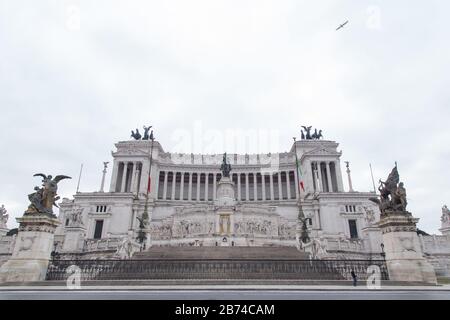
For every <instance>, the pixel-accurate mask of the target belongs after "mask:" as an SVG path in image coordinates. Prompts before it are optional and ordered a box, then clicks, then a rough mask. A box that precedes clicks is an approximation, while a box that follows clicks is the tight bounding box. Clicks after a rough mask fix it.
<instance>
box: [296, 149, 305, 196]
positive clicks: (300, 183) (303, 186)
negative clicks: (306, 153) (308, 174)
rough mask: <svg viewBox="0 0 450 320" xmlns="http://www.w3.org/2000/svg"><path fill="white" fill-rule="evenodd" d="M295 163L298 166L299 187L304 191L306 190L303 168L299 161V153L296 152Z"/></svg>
mask: <svg viewBox="0 0 450 320" xmlns="http://www.w3.org/2000/svg"><path fill="white" fill-rule="evenodd" d="M295 165H296V167H297V176H298V184H299V189H300V188H301V189H302V190H303V191H305V185H304V183H303V173H302V169H301V168H300V164H299V163H298V158H297V153H296V154H295Z"/></svg>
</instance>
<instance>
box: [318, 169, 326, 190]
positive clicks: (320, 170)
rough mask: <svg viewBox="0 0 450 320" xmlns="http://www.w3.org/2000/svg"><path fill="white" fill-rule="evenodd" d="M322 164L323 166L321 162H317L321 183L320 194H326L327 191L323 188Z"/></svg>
mask: <svg viewBox="0 0 450 320" xmlns="http://www.w3.org/2000/svg"><path fill="white" fill-rule="evenodd" d="M320 164H321V163H320V162H317V171H318V174H319V183H318V185H319V192H324V191H325V189H324V187H323V177H322V166H321V165H320Z"/></svg>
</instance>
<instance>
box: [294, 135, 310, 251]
mask: <svg viewBox="0 0 450 320" xmlns="http://www.w3.org/2000/svg"><path fill="white" fill-rule="evenodd" d="M293 139H294V150H295V168H296V170H297V186H298V220H299V221H300V222H301V223H302V231H301V241H302V243H308V242H309V241H310V239H309V236H308V226H307V225H306V223H307V221H308V220H310V219H309V218H305V214H304V212H303V207H302V197H301V193H300V192H301V191H300V189H301V185H300V172H299V168H298V166H299V163H298V156H297V139H296V138H295V137H293Z"/></svg>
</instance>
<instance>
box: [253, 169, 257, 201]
mask: <svg viewBox="0 0 450 320" xmlns="http://www.w3.org/2000/svg"><path fill="white" fill-rule="evenodd" d="M253 199H254V200H255V201H256V200H258V180H257V174H256V173H253Z"/></svg>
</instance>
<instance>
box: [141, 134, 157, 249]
mask: <svg viewBox="0 0 450 320" xmlns="http://www.w3.org/2000/svg"><path fill="white" fill-rule="evenodd" d="M150 140H151V145H150V152H149V168H148V177H147V190H146V193H145V205H144V212H143V213H142V223H141V230H139V233H138V240H139V242H140V243H141V251H142V249H144V250H145V243H144V244H143V242H144V241H145V240H146V239H147V236H146V232H145V231H144V227H145V224H146V223H147V222H148V198H149V194H150V187H151V172H152V160H153V144H154V141H155V138H154V137H153V130H152V131H151V133H150Z"/></svg>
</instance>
